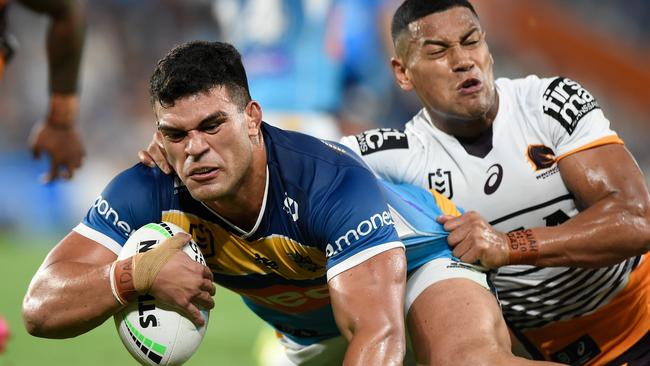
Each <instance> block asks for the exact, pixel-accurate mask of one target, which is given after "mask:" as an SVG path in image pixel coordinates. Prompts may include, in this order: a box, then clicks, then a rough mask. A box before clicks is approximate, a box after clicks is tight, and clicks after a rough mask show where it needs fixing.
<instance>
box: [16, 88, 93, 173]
mask: <svg viewBox="0 0 650 366" xmlns="http://www.w3.org/2000/svg"><path fill="white" fill-rule="evenodd" d="M77 108H78V102H77V97H76V96H75V95H52V98H51V99H50V112H49V114H48V116H47V119H46V120H45V121H44V122H41V123H38V124H36V125H35V126H34V127H33V128H32V131H31V134H30V137H29V145H30V149H31V151H32V155H33V157H34V159H39V158H40V156H41V154H42V153H45V154H47V155H49V157H50V170H49V171H48V173H46V174H44V175H43V177H42V180H43V182H44V183H49V182H52V181H54V180H56V179H58V178H62V179H71V178H72V177H73V176H74V172H75V170H77V169H78V168H79V167H80V166H81V161H82V159H83V157H84V155H85V151H84V147H83V144H82V142H81V135H80V133H79V130H78V129H77V127H76V125H75V119H76V114H77Z"/></svg>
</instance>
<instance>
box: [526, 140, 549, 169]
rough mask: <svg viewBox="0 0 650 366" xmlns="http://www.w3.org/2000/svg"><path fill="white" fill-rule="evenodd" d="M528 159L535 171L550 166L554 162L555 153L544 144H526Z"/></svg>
mask: <svg viewBox="0 0 650 366" xmlns="http://www.w3.org/2000/svg"><path fill="white" fill-rule="evenodd" d="M528 159H529V160H530V162H531V164H532V165H533V167H534V168H535V171H538V170H542V169H546V168H550V167H552V166H553V164H555V153H554V152H553V150H551V148H550V147H548V146H544V145H528Z"/></svg>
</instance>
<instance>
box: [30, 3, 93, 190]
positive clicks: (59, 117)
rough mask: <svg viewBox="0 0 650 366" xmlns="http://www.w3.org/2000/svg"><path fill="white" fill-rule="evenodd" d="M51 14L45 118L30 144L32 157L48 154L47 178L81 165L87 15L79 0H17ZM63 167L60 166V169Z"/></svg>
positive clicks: (67, 174) (70, 172)
mask: <svg viewBox="0 0 650 366" xmlns="http://www.w3.org/2000/svg"><path fill="white" fill-rule="evenodd" d="M19 2H20V3H21V4H23V5H24V6H26V7H27V8H29V9H30V10H32V11H35V12H37V13H41V14H45V15H47V16H48V17H49V18H50V24H49V28H48V30H47V59H48V67H49V83H50V104H49V111H48V114H47V116H46V118H45V121H44V122H42V123H39V124H37V125H35V126H34V128H33V130H32V133H31V137H30V145H31V149H32V153H33V154H34V156H35V157H37V158H38V157H39V155H40V154H41V153H42V152H44V153H47V154H48V155H50V158H51V160H52V161H51V163H50V164H51V166H50V171H49V173H48V174H47V176H46V181H51V180H54V179H57V178H59V177H62V178H71V177H72V175H73V174H74V171H75V170H76V169H77V168H79V167H80V166H81V160H82V158H83V156H84V148H83V144H82V141H81V136H80V134H79V131H78V128H77V123H76V121H77V115H78V110H79V96H78V92H77V88H78V79H79V69H80V65H81V54H82V49H83V43H84V37H85V28H86V16H85V3H84V1H82V0H45V1H43V0H19ZM62 168H63V169H62Z"/></svg>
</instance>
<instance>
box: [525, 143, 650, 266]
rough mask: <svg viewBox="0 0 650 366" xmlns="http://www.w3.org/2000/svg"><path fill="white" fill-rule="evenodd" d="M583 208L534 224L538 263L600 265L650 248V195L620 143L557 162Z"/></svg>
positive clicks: (567, 183) (551, 264)
mask: <svg viewBox="0 0 650 366" xmlns="http://www.w3.org/2000/svg"><path fill="white" fill-rule="evenodd" d="M559 168H560V173H561V174H562V179H563V180H564V182H565V184H566V185H567V187H568V189H569V191H571V192H572V193H573V195H574V196H575V200H576V204H577V205H578V207H579V208H580V209H581V212H580V213H579V214H578V215H576V216H575V217H573V218H571V219H570V220H569V221H567V222H565V223H564V224H562V225H559V226H557V227H548V228H535V229H533V232H534V234H535V236H537V238H538V241H539V244H540V257H539V258H538V260H537V265H540V266H560V265H562V266H575V267H601V266H607V265H612V264H615V263H618V262H620V261H622V260H624V259H626V258H629V257H632V256H635V255H640V254H643V253H645V252H647V251H648V249H650V196H649V195H648V188H647V187H646V183H645V179H644V177H643V174H642V173H641V171H640V170H639V167H638V166H637V165H636V163H635V162H634V159H633V158H632V156H631V155H630V153H629V152H628V151H627V149H625V147H624V146H623V145H618V144H611V145H604V146H601V147H597V148H593V149H589V150H585V151H582V152H579V153H576V154H573V155H570V156H568V157H566V158H564V159H562V160H560V162H559Z"/></svg>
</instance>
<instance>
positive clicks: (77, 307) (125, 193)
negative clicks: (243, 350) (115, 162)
mask: <svg viewBox="0 0 650 366" xmlns="http://www.w3.org/2000/svg"><path fill="white" fill-rule="evenodd" d="M171 179H172V178H170V177H166V176H165V177H164V179H161V175H160V173H155V171H154V170H152V169H149V168H146V167H143V166H142V165H136V166H135V167H133V168H131V169H129V170H126V171H124V172H123V173H121V174H120V175H118V176H117V177H116V178H115V179H114V180H113V181H112V182H111V183H110V184H109V185H108V186H107V188H106V189H105V190H104V192H102V195H100V196H99V197H98V199H97V200H96V201H95V204H94V205H93V207H91V209H90V210H89V212H88V214H87V216H86V218H85V219H84V221H83V222H82V224H80V225H79V226H77V228H75V230H74V231H73V232H71V233H70V234H68V236H66V237H65V238H64V239H63V240H61V242H60V243H59V244H57V245H56V246H55V247H54V248H53V249H52V251H51V252H50V253H49V255H48V256H47V258H46V259H45V262H44V263H43V265H42V266H41V267H40V268H39V270H38V271H37V273H36V275H35V276H34V278H33V280H32V282H31V284H30V286H29V289H28V292H27V294H26V296H25V299H24V302H23V316H24V321H25V326H26V328H27V330H28V331H29V332H30V333H31V334H33V335H36V336H41V337H48V338H65V337H72V336H76V335H79V334H82V333H84V332H86V331H88V330H90V329H92V328H94V327H96V326H97V325H99V324H101V323H102V322H103V321H104V320H106V319H107V318H108V317H110V316H111V315H112V314H114V313H115V312H117V311H118V310H119V309H120V308H121V304H120V303H121V302H122V303H128V302H129V301H133V300H135V298H137V296H135V295H136V293H137V294H145V293H148V294H151V295H153V296H154V297H155V298H156V299H157V300H159V301H161V302H163V303H166V304H168V305H171V306H172V307H174V308H177V309H178V310H180V311H181V312H183V313H184V315H186V316H187V317H188V318H189V319H190V320H192V321H193V322H194V323H195V324H197V325H202V324H203V318H202V317H201V315H200V312H199V310H198V307H202V308H205V309H211V308H212V307H214V301H213V300H212V295H214V291H215V288H214V284H213V283H212V273H211V272H210V270H209V269H208V268H207V267H206V266H204V265H201V264H198V263H196V262H195V261H193V260H192V259H190V257H189V256H187V255H185V254H184V253H183V252H182V251H181V250H180V248H182V246H183V244H185V243H187V241H188V240H189V237H188V236H187V235H184V236H183V235H181V236H180V237H179V234H177V235H175V236H174V237H172V238H169V239H167V240H165V241H164V242H162V243H161V244H160V245H159V246H158V247H157V248H154V249H151V250H149V251H147V252H145V253H139V254H137V255H136V256H137V257H130V258H126V259H123V260H120V261H117V262H115V261H116V258H117V254H116V253H119V251H120V250H121V245H123V244H124V243H125V242H126V241H127V238H128V235H129V233H130V232H131V231H132V230H131V228H139V227H141V226H143V225H145V224H147V223H149V222H155V221H159V220H160V209H161V207H162V206H161V205H162V203H161V201H163V200H164V197H163V196H164V192H167V190H166V188H168V187H169V185H170V184H171V182H172V180H171ZM114 262H115V266H114V269H115V270H114V272H113V273H114V275H113V276H112V275H111V273H110V272H111V266H112V264H113V263H114ZM117 268H119V269H120V271H118V270H117ZM125 274H126V275H125ZM179 278H182V279H183V280H182V281H179V280H178V279H179ZM111 279H113V282H112V285H111ZM118 279H119V280H118ZM112 288H114V289H115V291H113V290H112ZM132 290H135V292H133V291H132ZM124 294H128V295H129V296H122V295H124Z"/></svg>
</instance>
